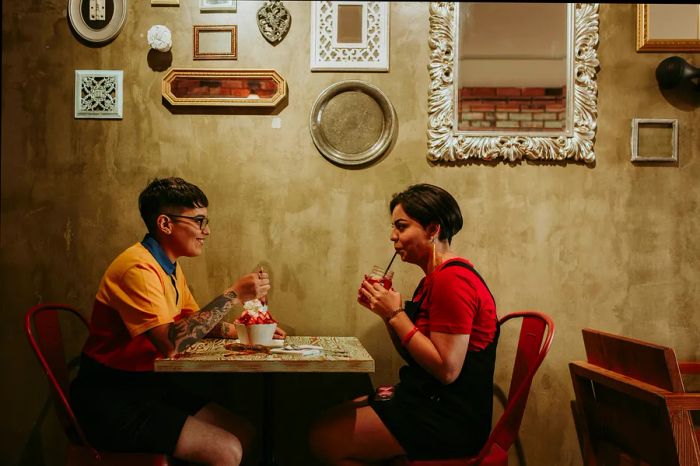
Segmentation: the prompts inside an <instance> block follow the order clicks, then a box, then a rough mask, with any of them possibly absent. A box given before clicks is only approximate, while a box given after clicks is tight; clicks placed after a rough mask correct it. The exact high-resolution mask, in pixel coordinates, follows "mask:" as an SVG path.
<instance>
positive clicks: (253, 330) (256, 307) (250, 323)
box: [233, 299, 277, 345]
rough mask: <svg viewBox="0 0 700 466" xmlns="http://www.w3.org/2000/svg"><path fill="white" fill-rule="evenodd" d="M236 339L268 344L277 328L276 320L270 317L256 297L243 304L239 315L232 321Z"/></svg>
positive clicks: (265, 306) (265, 307) (242, 341)
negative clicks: (236, 333)
mask: <svg viewBox="0 0 700 466" xmlns="http://www.w3.org/2000/svg"><path fill="white" fill-rule="evenodd" d="M233 323H234V325H235V326H236V331H237V332H238V339H239V340H240V341H241V343H244V344H256V345H269V344H271V343H272V336H273V335H274V333H275V329H276V328H277V321H276V320H275V319H273V318H272V316H271V315H270V313H269V312H268V311H267V305H264V304H262V303H261V302H260V300H258V299H253V300H250V301H246V302H245V303H244V304H243V312H242V313H241V316H240V317H239V318H238V319H236V320H235V321H234V322H233Z"/></svg>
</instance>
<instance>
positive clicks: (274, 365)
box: [155, 336, 374, 373]
mask: <svg viewBox="0 0 700 466" xmlns="http://www.w3.org/2000/svg"><path fill="white" fill-rule="evenodd" d="M235 341H236V340H229V339H222V338H205V339H203V340H200V341H199V342H197V343H195V344H194V345H192V346H191V347H190V348H189V349H188V351H187V352H185V353H180V354H177V355H175V356H174V357H172V358H165V359H158V360H156V362H155V370H156V372H365V373H367V372H374V359H372V356H370V354H369V353H368V352H367V350H366V349H365V348H364V346H362V343H360V340H358V339H357V338H355V337H302V336H288V337H287V338H286V340H285V342H284V343H285V345H308V344H311V345H318V346H321V347H323V351H322V352H321V354H317V355H309V356H301V355H296V354H274V353H265V352H255V353H252V354H245V353H246V352H245V351H235V350H231V349H227V348H226V345H229V348H230V347H231V346H230V345H231V344H233V343H235Z"/></svg>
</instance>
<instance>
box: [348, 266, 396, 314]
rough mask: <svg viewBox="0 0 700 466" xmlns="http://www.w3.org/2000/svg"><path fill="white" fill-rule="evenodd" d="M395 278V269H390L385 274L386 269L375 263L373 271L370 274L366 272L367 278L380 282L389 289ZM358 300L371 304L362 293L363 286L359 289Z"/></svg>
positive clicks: (371, 281) (373, 281)
mask: <svg viewBox="0 0 700 466" xmlns="http://www.w3.org/2000/svg"><path fill="white" fill-rule="evenodd" d="M393 278H394V271H393V270H392V271H389V272H387V273H386V275H385V274H384V269H383V268H381V267H379V266H378V265H375V266H374V267H372V271H371V272H370V273H369V274H365V280H367V281H368V282H370V283H372V284H375V283H380V284H381V285H382V286H383V287H384V288H386V289H387V290H390V289H391V283H392V279H393ZM357 301H358V302H359V303H361V304H365V305H369V302H368V301H367V298H366V297H365V295H364V294H362V287H360V289H359V290H358V291H357Z"/></svg>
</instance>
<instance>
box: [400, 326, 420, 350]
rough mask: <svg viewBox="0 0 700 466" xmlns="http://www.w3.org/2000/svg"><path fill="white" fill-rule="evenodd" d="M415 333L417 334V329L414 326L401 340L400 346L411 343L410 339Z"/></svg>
mask: <svg viewBox="0 0 700 466" xmlns="http://www.w3.org/2000/svg"><path fill="white" fill-rule="evenodd" d="M416 332H418V327H416V326H415V325H414V326H413V328H412V329H411V330H409V331H408V333H407V334H406V335H404V337H403V338H402V339H401V346H404V347H405V346H406V345H408V342H409V341H411V338H413V335H415V334H416Z"/></svg>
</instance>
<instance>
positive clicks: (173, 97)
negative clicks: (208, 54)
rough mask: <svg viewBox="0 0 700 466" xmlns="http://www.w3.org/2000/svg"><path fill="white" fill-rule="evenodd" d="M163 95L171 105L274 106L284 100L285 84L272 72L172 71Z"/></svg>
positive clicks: (164, 83) (281, 78)
mask: <svg viewBox="0 0 700 466" xmlns="http://www.w3.org/2000/svg"><path fill="white" fill-rule="evenodd" d="M162 95H163V99H165V101H167V102H168V103H169V104H170V105H174V106H196V107H274V106H276V105H277V104H279V103H280V102H282V101H283V100H284V99H285V98H286V97H287V82H286V81H285V79H284V78H283V77H282V76H280V75H279V73H277V71H275V70H271V69H267V70H259V69H238V70H231V69H203V68H172V69H171V70H170V71H168V73H167V74H166V75H165V76H164V77H163V85H162Z"/></svg>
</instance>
